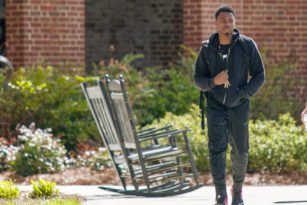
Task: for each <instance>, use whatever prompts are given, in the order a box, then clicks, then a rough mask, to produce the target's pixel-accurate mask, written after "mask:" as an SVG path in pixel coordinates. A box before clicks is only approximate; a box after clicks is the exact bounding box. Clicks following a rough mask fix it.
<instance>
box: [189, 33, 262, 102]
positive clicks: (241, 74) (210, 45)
mask: <svg viewBox="0 0 307 205" xmlns="http://www.w3.org/2000/svg"><path fill="white" fill-rule="evenodd" d="M225 69H227V70H228V75H229V82H230V84H231V86H230V87H229V88H224V86H223V85H219V86H214V85H213V78H214V77H215V76H216V75H217V74H219V73H220V72H221V71H223V70H225ZM249 76H250V78H249ZM264 78H265V72H264V66H263V62H262V60H261V57H260V54H259V51H258V49H257V45H256V43H255V42H254V41H253V40H252V39H251V38H248V37H246V36H243V35H240V33H239V31H238V30H237V29H235V30H234V34H233V38H232V42H231V45H230V48H229V53H228V60H227V63H226V64H225V62H224V60H223V59H222V56H221V53H220V51H219V40H218V33H213V34H212V35H211V37H210V38H209V41H207V42H204V43H203V45H202V48H201V50H200V51H199V54H198V57H197V61H196V64H195V72H194V81H195V84H196V86H197V87H198V88H199V89H200V90H202V91H207V94H208V95H211V96H212V97H213V98H214V99H215V100H216V101H218V102H220V103H222V104H224V105H226V106H228V107H234V106H236V105H239V104H240V102H241V101H242V99H243V98H249V97H250V96H252V95H254V94H255V93H256V92H257V90H258V89H259V88H260V86H261V85H262V84H263V82H264Z"/></svg>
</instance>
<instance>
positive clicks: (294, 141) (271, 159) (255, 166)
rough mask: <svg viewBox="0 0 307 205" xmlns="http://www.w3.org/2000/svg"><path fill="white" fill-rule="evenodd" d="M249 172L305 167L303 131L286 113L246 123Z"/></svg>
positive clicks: (306, 151) (305, 137)
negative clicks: (248, 139) (248, 141)
mask: <svg viewBox="0 0 307 205" xmlns="http://www.w3.org/2000/svg"><path fill="white" fill-rule="evenodd" d="M250 133H251V138H250V143H251V148H250V163H249V171H271V172H290V171H305V172H306V170H307V133H306V132H304V130H303V128H302V127H298V126H296V125H295V120H294V119H293V118H292V117H291V116H290V114H289V113H288V114H284V115H280V116H279V118H278V120H265V121H264V120H262V121H261V120H256V121H255V122H252V123H250Z"/></svg>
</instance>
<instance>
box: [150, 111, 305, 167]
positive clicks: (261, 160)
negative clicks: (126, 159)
mask: <svg viewBox="0 0 307 205" xmlns="http://www.w3.org/2000/svg"><path fill="white" fill-rule="evenodd" d="M205 122H206V121H205ZM168 124H173V125H174V127H175V128H184V127H189V128H190V129H191V132H190V133H189V134H188V136H189V139H190V142H191V146H192V150H193V154H194V157H195V161H196V164H197V168H198V169H199V170H200V171H208V170H209V158H208V137H207V129H205V130H204V131H202V130H201V128H200V117H199V109H198V107H197V106H195V105H193V106H192V108H191V110H190V112H189V113H186V114H184V115H180V116H177V115H174V114H172V113H167V114H166V115H165V117H164V118H162V119H160V120H155V121H154V122H153V123H152V124H151V125H149V126H148V127H163V126H165V125H168ZM249 128H250V155H249V165H248V171H249V172H260V171H269V172H274V173H281V172H290V171H302V172H306V171H307V133H306V132H304V130H303V127H302V126H301V127H298V126H297V125H295V120H294V119H293V118H292V117H291V116H290V114H284V115H281V116H280V117H279V118H278V120H275V121H274V120H257V121H250V125H249ZM229 151H230V149H228V152H229ZM230 165H231V162H230V158H229V155H228V158H227V167H228V168H229V169H230V167H231V166H230Z"/></svg>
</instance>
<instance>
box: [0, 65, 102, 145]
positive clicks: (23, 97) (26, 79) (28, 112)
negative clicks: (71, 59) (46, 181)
mask: <svg viewBox="0 0 307 205" xmlns="http://www.w3.org/2000/svg"><path fill="white" fill-rule="evenodd" d="M91 79H92V78H84V77H81V76H78V75H75V74H74V73H69V72H67V71H64V70H61V69H60V68H58V69H54V68H52V67H50V66H48V67H41V66H38V67H30V68H19V69H18V70H16V71H15V72H14V73H13V75H12V79H11V81H10V83H9V88H8V89H3V88H2V87H1V88H0V112H1V113H2V114H1V117H0V122H1V124H2V127H1V135H2V136H4V137H7V138H9V137H11V136H12V135H13V136H14V135H16V133H14V130H15V127H16V126H17V125H18V124H30V123H31V122H36V123H37V126H38V127H51V128H53V130H54V134H55V135H57V136H61V137H62V141H63V142H64V143H65V145H66V147H67V148H68V149H73V148H75V147H76V144H77V143H78V142H80V141H81V142H82V141H85V140H87V139H95V140H97V136H98V132H97V130H96V127H95V125H94V124H93V123H91V122H92V116H91V114H90V111H89V109H88V107H87V104H86V101H85V99H84V96H83V94H82V91H81V88H80V83H81V82H83V81H88V80H91ZM0 80H1V79H0ZM0 84H2V82H0ZM2 122H3V123H2ZM12 132H13V133H12Z"/></svg>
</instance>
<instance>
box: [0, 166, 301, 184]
mask: <svg viewBox="0 0 307 205" xmlns="http://www.w3.org/2000/svg"><path fill="white" fill-rule="evenodd" d="M39 178H43V179H46V180H49V181H54V182H56V183H57V185H102V184H109V185H119V184H120V182H119V180H118V179H117V176H116V174H115V171H114V170H113V169H110V168H106V169H104V170H102V171H95V170H90V169H89V168H76V169H66V170H64V171H62V172H60V173H54V174H37V175H32V176H28V177H21V176H17V175H15V174H14V173H13V172H2V173H0V180H5V179H12V180H13V181H14V182H15V183H16V184H20V185H28V184H30V180H37V179H39ZM200 178H201V181H202V182H203V183H204V184H205V185H212V178H211V175H210V173H202V174H200ZM231 178H232V177H231V175H228V176H227V184H228V185H231V181H232V180H231ZM245 184H246V185H303V184H304V185H306V184H307V175H306V174H304V173H287V174H270V173H260V174H259V173H257V174H247V175H246V179H245Z"/></svg>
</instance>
